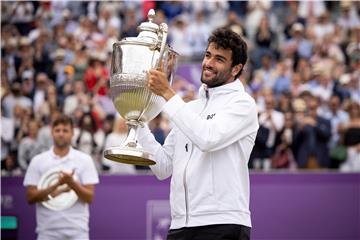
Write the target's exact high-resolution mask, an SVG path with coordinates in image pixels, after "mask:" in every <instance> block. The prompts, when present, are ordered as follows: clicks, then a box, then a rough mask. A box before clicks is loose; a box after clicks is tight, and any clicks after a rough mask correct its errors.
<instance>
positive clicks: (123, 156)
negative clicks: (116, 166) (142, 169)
mask: <svg viewBox="0 0 360 240" xmlns="http://www.w3.org/2000/svg"><path fill="white" fill-rule="evenodd" d="M104 157H105V158H107V159H109V160H111V161H115V162H120V163H126V164H133V165H140V166H149V165H154V164H155V161H153V160H151V157H150V154H149V153H148V152H146V151H144V150H143V149H141V148H134V147H115V148H109V149H106V150H105V151H104Z"/></svg>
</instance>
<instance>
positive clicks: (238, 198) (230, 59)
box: [139, 28, 258, 239]
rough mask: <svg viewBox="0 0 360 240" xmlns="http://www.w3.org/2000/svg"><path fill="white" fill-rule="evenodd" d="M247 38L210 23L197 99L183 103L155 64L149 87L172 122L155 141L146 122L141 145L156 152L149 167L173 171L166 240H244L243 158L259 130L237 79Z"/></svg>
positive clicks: (162, 174) (164, 173) (159, 172)
mask: <svg viewBox="0 0 360 240" xmlns="http://www.w3.org/2000/svg"><path fill="white" fill-rule="evenodd" d="M246 60H247V45H246V43H245V42H244V40H243V39H242V38H241V37H240V36H239V35H237V34H236V33H234V32H233V31H231V30H229V29H226V28H221V29H218V30H215V31H214V32H213V33H212V35H211V36H210V38H209V40H208V47H207V49H206V52H205V56H204V59H203V62H202V75H201V82H202V83H203V85H202V87H201V89H200V94H199V95H200V99H198V100H195V101H192V102H189V103H185V102H184V101H183V100H182V99H181V98H180V97H179V96H178V95H176V94H175V92H174V90H173V89H171V87H170V85H169V83H168V81H167V78H166V75H165V74H164V72H162V70H161V69H160V70H156V69H151V70H150V71H149V79H148V87H149V88H150V89H151V91H153V92H154V93H155V94H157V95H159V96H162V97H163V98H164V99H166V101H167V103H166V104H165V105H164V108H163V112H165V113H167V114H168V116H169V118H170V120H171V121H172V122H173V123H174V125H175V127H174V129H172V131H171V132H170V133H169V135H168V137H167V139H166V141H165V143H164V145H163V146H160V145H159V144H158V143H157V142H156V141H155V139H154V137H153V136H152V134H151V133H150V131H149V130H148V129H144V130H141V131H140V136H139V141H140V143H141V144H142V146H143V147H144V148H146V149H148V150H149V152H151V153H153V154H154V155H155V159H156V160H155V161H156V164H155V165H153V166H151V169H152V171H153V172H154V173H155V174H156V176H157V177H158V178H159V179H165V178H168V177H170V176H172V179H171V193H170V205H171V215H172V222H171V227H170V231H169V234H168V239H193V238H194V239H250V227H251V218H250V211H249V193H250V191H249V171H248V161H249V156H250V153H251V150H252V148H253V146H254V141H255V137H256V134H257V130H258V120H257V110H256V104H255V101H254V100H253V99H252V98H251V97H250V95H248V94H247V93H246V92H245V90H244V86H243V85H242V83H241V82H240V80H238V79H237V78H238V77H239V75H240V74H241V72H242V69H243V67H244V65H245V63H246Z"/></svg>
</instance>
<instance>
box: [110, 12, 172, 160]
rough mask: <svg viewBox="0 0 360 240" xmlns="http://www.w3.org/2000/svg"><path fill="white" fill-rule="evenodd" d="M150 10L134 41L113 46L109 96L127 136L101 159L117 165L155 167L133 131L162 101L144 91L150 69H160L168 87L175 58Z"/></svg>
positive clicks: (154, 113) (156, 111)
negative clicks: (166, 79)
mask: <svg viewBox="0 0 360 240" xmlns="http://www.w3.org/2000/svg"><path fill="white" fill-rule="evenodd" d="M154 17H155V11H154V10H153V9H151V10H150V11H149V14H148V19H149V21H148V22H144V23H142V24H141V25H140V26H139V27H138V30H139V32H140V33H139V35H138V36H137V37H129V38H125V39H123V40H121V41H120V42H116V43H114V45H113V52H112V60H111V76H110V94H111V98H112V101H113V103H114V106H115V108H116V110H117V111H118V112H119V114H120V115H121V116H122V117H123V118H124V119H125V120H126V124H127V126H128V135H127V138H126V140H125V141H124V143H122V145H121V146H119V147H112V148H108V149H106V150H105V151H104V157H105V158H107V159H109V160H112V161H116V162H121V163H127V164H134V165H142V166H148V165H153V164H155V161H154V159H153V156H152V155H151V154H150V153H148V152H147V151H145V150H144V149H143V148H142V146H140V144H139V143H138V141H137V131H138V128H139V127H143V126H144V123H146V122H148V121H150V120H152V119H153V118H155V117H156V116H157V115H158V114H159V113H160V112H161V110H162V106H163V105H164V104H165V102H166V101H165V100H164V99H163V98H162V97H161V96H158V95H156V94H154V93H152V91H151V90H150V89H148V87H147V75H148V71H149V70H150V69H151V68H159V67H160V65H162V69H163V70H164V72H165V73H166V75H167V77H168V81H169V83H170V84H171V83H172V80H173V75H174V72H175V69H176V63H177V56H178V54H177V53H176V52H175V51H174V50H173V49H171V48H170V46H169V45H167V44H166V39H167V31H168V28H167V25H166V24H165V23H162V24H160V26H159V25H157V24H155V23H153V20H154Z"/></svg>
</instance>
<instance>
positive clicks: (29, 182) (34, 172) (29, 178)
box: [23, 157, 41, 186]
mask: <svg viewBox="0 0 360 240" xmlns="http://www.w3.org/2000/svg"><path fill="white" fill-rule="evenodd" d="M38 162H39V159H38V158H37V157H34V158H33V159H31V161H30V164H29V166H28V168H27V170H26V173H25V177H24V182H23V184H24V186H37V185H38V182H39V181H40V178H41V172H40V170H39V169H38Z"/></svg>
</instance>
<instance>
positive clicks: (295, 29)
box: [291, 22, 304, 33]
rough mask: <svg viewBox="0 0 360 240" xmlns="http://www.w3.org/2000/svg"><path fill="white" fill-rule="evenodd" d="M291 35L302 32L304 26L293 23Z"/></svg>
mask: <svg viewBox="0 0 360 240" xmlns="http://www.w3.org/2000/svg"><path fill="white" fill-rule="evenodd" d="M291 31H292V33H295V32H302V31H304V26H303V25H302V24H301V23H298V22H297V23H294V24H293V25H292V27H291Z"/></svg>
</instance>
